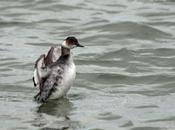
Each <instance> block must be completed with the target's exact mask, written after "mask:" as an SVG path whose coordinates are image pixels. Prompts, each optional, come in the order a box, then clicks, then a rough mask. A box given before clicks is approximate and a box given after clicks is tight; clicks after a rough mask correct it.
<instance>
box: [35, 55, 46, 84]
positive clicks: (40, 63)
mask: <svg viewBox="0 0 175 130" xmlns="http://www.w3.org/2000/svg"><path fill="white" fill-rule="evenodd" d="M44 59H45V55H44V54H43V55H41V56H40V57H39V58H38V59H37V60H36V62H35V67H34V75H33V83H34V86H38V85H39V84H40V82H41V79H42V69H43V68H44V67H45V63H44Z"/></svg>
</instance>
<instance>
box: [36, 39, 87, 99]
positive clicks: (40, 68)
mask: <svg viewBox="0 0 175 130" xmlns="http://www.w3.org/2000/svg"><path fill="white" fill-rule="evenodd" d="M75 47H84V46H83V45H80V44H79V42H78V40H77V39H76V38H75V37H67V38H66V39H65V40H64V41H63V43H62V44H61V46H56V47H51V49H50V50H49V51H48V53H47V55H45V54H43V55H41V56H40V57H39V58H38V59H37V60H36V62H35V67H34V75H33V83H34V86H38V87H39V92H38V93H37V94H36V95H35V96H34V99H35V100H36V101H37V102H46V101H47V100H48V99H58V98H61V97H64V96H65V95H66V94H67V92H68V91H69V89H70V87H71V86H72V84H73V81H74V80H75V76H76V67H75V64H74V61H73V55H72V52H71V51H70V50H71V49H73V48H75Z"/></svg>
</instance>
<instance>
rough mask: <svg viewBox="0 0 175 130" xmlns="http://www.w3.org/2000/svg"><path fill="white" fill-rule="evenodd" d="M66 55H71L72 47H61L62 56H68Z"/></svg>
mask: <svg viewBox="0 0 175 130" xmlns="http://www.w3.org/2000/svg"><path fill="white" fill-rule="evenodd" d="M66 55H70V49H69V48H65V47H63V46H62V47H61V56H66Z"/></svg>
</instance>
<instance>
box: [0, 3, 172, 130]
mask: <svg viewBox="0 0 175 130" xmlns="http://www.w3.org/2000/svg"><path fill="white" fill-rule="evenodd" d="M174 21H175V1H173V0H118V1H116V0H108V1H101V0H95V1H94V0H73V1H69V0H59V1H56V0H49V1H48V0H30V1H29V0H16V1H14V0H1V1H0V30H1V31H0V61H1V62H0V104H1V106H0V128H1V129H2V130H60V129H62V130H172V129H175V109H174V108H175V102H174V99H175V87H174V85H175V80H174V79H175V42H174V41H175V31H174V30H175V22H174ZM70 35H74V36H76V37H77V38H78V39H79V41H80V43H82V44H83V45H85V46H86V47H85V48H83V49H82V48H77V49H74V50H73V53H74V56H75V63H76V65H77V78H76V81H75V83H74V85H73V87H72V88H71V90H70V91H69V93H68V96H67V98H64V99H61V100H59V101H57V100H53V101H50V102H48V103H47V104H43V105H40V104H37V103H36V102H34V101H33V96H34V95H35V94H36V92H37V90H36V89H35V88H34V87H33V84H32V80H31V77H32V74H33V65H34V62H35V60H36V59H37V57H38V56H39V55H40V54H42V53H45V52H46V51H47V50H48V49H49V47H50V46H52V45H56V44H60V43H61V42H62V40H63V39H64V38H65V37H67V36H70Z"/></svg>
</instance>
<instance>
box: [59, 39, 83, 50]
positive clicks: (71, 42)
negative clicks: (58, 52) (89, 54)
mask: <svg viewBox="0 0 175 130" xmlns="http://www.w3.org/2000/svg"><path fill="white" fill-rule="evenodd" d="M61 46H62V47H64V48H67V49H73V48H75V47H84V46H83V45H80V44H79V42H78V40H77V39H76V38H75V37H67V38H66V39H65V40H64V41H63V43H62V44H61Z"/></svg>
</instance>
